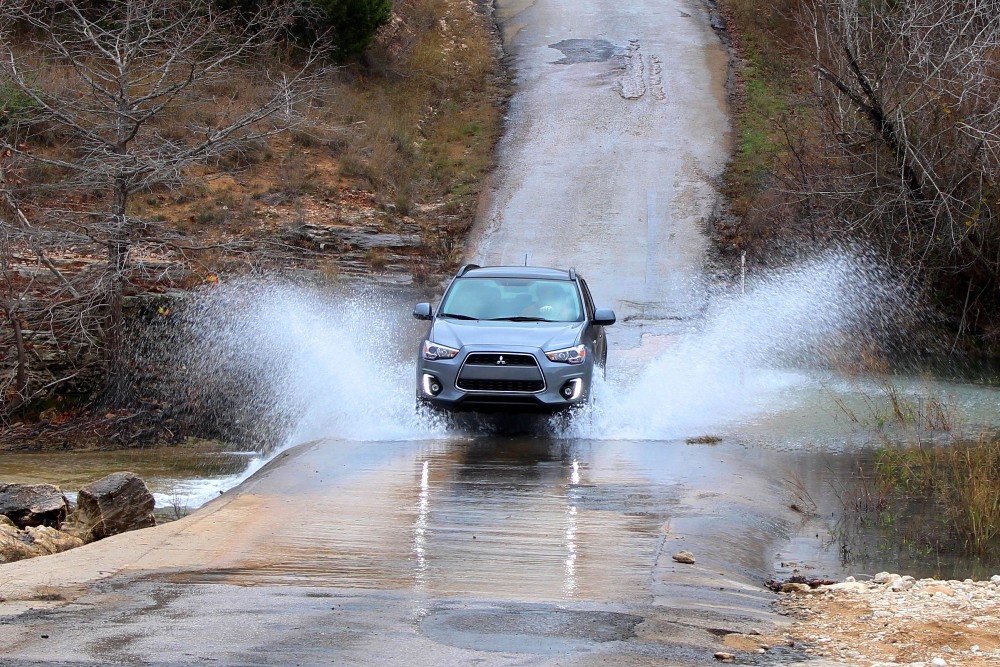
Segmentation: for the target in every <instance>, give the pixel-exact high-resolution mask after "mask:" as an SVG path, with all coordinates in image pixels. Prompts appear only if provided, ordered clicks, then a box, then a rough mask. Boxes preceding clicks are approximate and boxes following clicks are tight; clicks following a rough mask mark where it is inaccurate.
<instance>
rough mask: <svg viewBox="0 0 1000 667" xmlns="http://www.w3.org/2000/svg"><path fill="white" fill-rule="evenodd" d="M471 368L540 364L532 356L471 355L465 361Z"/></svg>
mask: <svg viewBox="0 0 1000 667" xmlns="http://www.w3.org/2000/svg"><path fill="white" fill-rule="evenodd" d="M465 363H466V364H469V365H471V366H537V365H538V362H537V361H535V358H534V357H533V356H531V355H530V354H494V353H492V352H491V353H489V354H483V353H481V352H480V353H476V354H470V355H469V358H468V359H466V360H465Z"/></svg>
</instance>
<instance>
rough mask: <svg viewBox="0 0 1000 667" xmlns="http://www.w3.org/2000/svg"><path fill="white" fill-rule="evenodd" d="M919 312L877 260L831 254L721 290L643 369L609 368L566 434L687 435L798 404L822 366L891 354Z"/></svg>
mask: <svg viewBox="0 0 1000 667" xmlns="http://www.w3.org/2000/svg"><path fill="white" fill-rule="evenodd" d="M917 312H918V309H917V308H916V307H915V302H914V299H913V297H912V294H911V293H910V291H909V290H908V289H906V288H905V287H904V285H903V284H902V283H901V282H900V281H899V279H898V278H896V277H895V276H894V274H893V273H892V272H891V271H889V270H887V269H885V268H884V267H880V266H879V265H878V264H877V263H876V262H875V261H873V260H871V259H870V258H864V257H861V256H858V255H857V254H853V253H847V252H835V253H831V254H828V255H825V256H823V257H820V258H817V259H814V260H812V261H808V262H805V263H803V264H800V265H797V266H794V267H792V268H789V269H786V270H784V271H779V272H776V273H773V274H770V275H768V276H766V277H763V278H762V279H760V280H758V281H756V282H753V283H751V284H750V285H749V286H748V290H747V293H746V294H734V295H730V296H728V297H720V298H719V299H717V300H716V301H715V303H714V304H713V305H712V306H711V307H710V308H709V310H708V313H707V315H706V316H705V317H704V319H703V320H701V321H700V322H698V323H696V324H695V326H694V328H693V329H692V330H691V331H690V332H688V333H687V334H685V335H682V336H681V337H680V338H679V340H676V341H675V342H673V343H672V344H670V345H668V346H667V349H666V350H664V351H662V352H661V353H659V355H658V356H657V357H655V358H653V359H652V360H651V361H649V362H648V363H647V364H645V366H644V367H641V368H640V369H638V370H637V372H636V373H635V374H623V375H617V374H615V373H614V372H612V371H610V370H609V374H608V378H609V381H608V382H605V383H601V384H599V385H598V386H597V387H596V392H597V401H596V403H595V405H594V407H593V408H592V409H591V410H589V411H588V412H586V413H584V414H582V415H580V417H579V418H578V419H575V420H574V421H573V422H572V423H571V424H570V425H569V427H568V428H566V429H564V430H563V431H562V434H563V435H566V436H569V437H588V438H598V439H603V438H612V439H617V438H630V439H678V438H687V437H695V436H699V435H703V434H705V433H710V432H713V431H718V430H719V429H723V428H725V427H726V426H727V425H729V424H732V423H734V422H746V421H748V420H752V419H754V418H757V417H759V416H761V415H764V414H767V413H769V412H771V411H774V410H778V409H782V410H787V409H789V408H794V407H795V405H796V403H797V401H798V397H799V396H801V395H802V391H801V390H802V389H803V388H806V387H808V386H809V385H812V384H814V383H815V382H817V378H818V377H823V375H822V371H823V370H839V369H844V368H859V367H862V366H863V365H864V364H865V363H866V362H867V361H870V359H869V357H870V356H879V357H882V356H884V355H891V354H892V353H893V350H894V342H895V341H898V340H900V338H901V336H902V335H903V334H904V332H905V331H906V329H907V328H909V326H911V325H912V324H913V322H914V317H915V313H917ZM612 370H613V369H612Z"/></svg>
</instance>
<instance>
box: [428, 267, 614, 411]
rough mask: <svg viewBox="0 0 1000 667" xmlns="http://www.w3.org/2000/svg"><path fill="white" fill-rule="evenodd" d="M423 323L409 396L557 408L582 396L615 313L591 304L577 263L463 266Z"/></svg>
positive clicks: (473, 406) (467, 405)
mask: <svg viewBox="0 0 1000 667" xmlns="http://www.w3.org/2000/svg"><path fill="white" fill-rule="evenodd" d="M413 316H414V317H416V318H417V319H421V320H430V322H431V325H430V330H429V331H428V333H427V338H426V340H424V342H423V344H422V345H421V348H420V350H419V352H418V354H417V400H418V401H419V402H422V403H424V404H427V405H430V406H431V407H434V408H440V409H444V410H455V411H458V410H471V411H478V412H492V411H507V412H560V411H562V410H566V409H568V408H571V407H573V406H574V405H578V404H580V403H585V402H586V401H587V400H588V399H589V397H590V385H591V378H592V377H593V374H594V369H595V368H597V369H600V371H601V372H603V369H604V362H605V360H606V359H607V354H608V346H607V339H606V338H605V334H604V327H606V326H609V325H612V324H614V323H615V313H614V311H613V310H611V309H608V308H595V307H594V302H593V299H592V298H591V296H590V289H589V288H588V287H587V281H585V280H584V279H583V278H582V277H581V276H579V275H578V274H577V273H576V271H575V270H573V269H569V270H568V271H563V270H558V269H545V268H538V267H530V266H524V267H522V266H489V267H480V266H476V265H475V264H469V265H466V266H463V267H462V269H461V270H460V271H459V272H458V274H457V275H456V276H455V277H454V278H453V279H452V281H451V284H450V285H448V289H447V290H446V291H445V293H444V296H443V297H442V299H441V304H440V306H439V307H438V310H437V312H436V313H435V312H434V311H433V309H432V307H431V304H429V303H418V304H417V305H416V307H415V308H414V309H413Z"/></svg>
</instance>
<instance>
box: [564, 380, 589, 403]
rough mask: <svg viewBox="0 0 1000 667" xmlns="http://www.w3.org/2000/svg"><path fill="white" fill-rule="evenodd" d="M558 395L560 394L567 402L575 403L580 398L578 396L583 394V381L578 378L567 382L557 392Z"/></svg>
mask: <svg viewBox="0 0 1000 667" xmlns="http://www.w3.org/2000/svg"><path fill="white" fill-rule="evenodd" d="M559 393H560V394H562V397H563V398H565V399H566V400H567V401H575V400H576V399H578V398H580V394H582V393H583V380H581V379H580V378H573V379H572V380H568V381H567V382H566V384H564V385H563V386H562V389H560V390H559Z"/></svg>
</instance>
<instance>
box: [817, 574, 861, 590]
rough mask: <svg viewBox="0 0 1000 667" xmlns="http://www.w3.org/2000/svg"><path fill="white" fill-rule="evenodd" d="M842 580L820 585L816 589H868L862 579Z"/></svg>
mask: <svg viewBox="0 0 1000 667" xmlns="http://www.w3.org/2000/svg"><path fill="white" fill-rule="evenodd" d="M849 579H850V577H848V580H846V581H842V582H840V583H839V584H828V585H826V586H820V587H819V588H818V589H817V590H819V591H830V592H832V593H864V592H865V591H867V590H868V587H867V586H865V584H864V582H862V581H849Z"/></svg>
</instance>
